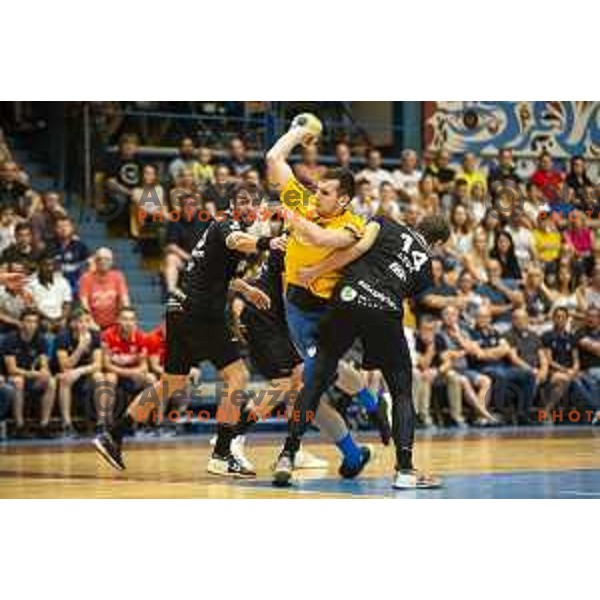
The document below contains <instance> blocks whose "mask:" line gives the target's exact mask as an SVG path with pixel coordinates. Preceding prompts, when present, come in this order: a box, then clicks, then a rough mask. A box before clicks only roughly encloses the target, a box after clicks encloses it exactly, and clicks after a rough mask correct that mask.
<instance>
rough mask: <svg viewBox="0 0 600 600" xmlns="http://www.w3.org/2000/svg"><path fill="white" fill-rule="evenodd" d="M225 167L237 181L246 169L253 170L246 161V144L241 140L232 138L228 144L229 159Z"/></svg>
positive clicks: (250, 162)
mask: <svg viewBox="0 0 600 600" xmlns="http://www.w3.org/2000/svg"><path fill="white" fill-rule="evenodd" d="M226 165H227V167H229V171H230V173H231V176H232V177H233V178H234V179H237V180H239V181H241V179H242V176H243V175H244V173H245V172H246V171H247V170H248V169H253V168H254V164H253V163H252V161H250V160H249V159H248V156H247V153H246V144H245V143H244V141H243V140H242V139H241V138H239V137H234V138H233V139H232V140H231V142H229V158H228V159H227V162H226Z"/></svg>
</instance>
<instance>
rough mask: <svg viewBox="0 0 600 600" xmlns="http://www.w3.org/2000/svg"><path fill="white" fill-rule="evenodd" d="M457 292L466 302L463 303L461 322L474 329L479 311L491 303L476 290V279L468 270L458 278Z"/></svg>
mask: <svg viewBox="0 0 600 600" xmlns="http://www.w3.org/2000/svg"><path fill="white" fill-rule="evenodd" d="M456 291H457V296H458V298H459V299H462V300H464V302H463V303H461V307H462V310H461V313H460V317H461V321H462V322H463V323H465V324H466V325H467V326H469V327H473V326H474V325H475V319H476V318H477V315H478V314H479V309H480V308H481V306H482V305H483V304H485V303H486V302H489V300H488V299H487V298H486V297H484V296H482V295H481V294H480V293H479V292H478V291H477V290H476V287H475V279H474V278H473V276H472V275H471V273H469V271H467V270H464V271H462V272H461V273H460V275H459V276H458V279H457V280H456Z"/></svg>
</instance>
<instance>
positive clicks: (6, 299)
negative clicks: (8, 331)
mask: <svg viewBox="0 0 600 600" xmlns="http://www.w3.org/2000/svg"><path fill="white" fill-rule="evenodd" d="M26 308H27V302H26V301H25V298H24V297H23V295H22V294H11V293H10V292H9V291H8V290H7V289H6V287H5V286H3V285H0V312H1V313H3V314H5V315H7V316H8V317H10V318H12V319H20V318H21V315H22V314H23V311H24V310H25V309H26Z"/></svg>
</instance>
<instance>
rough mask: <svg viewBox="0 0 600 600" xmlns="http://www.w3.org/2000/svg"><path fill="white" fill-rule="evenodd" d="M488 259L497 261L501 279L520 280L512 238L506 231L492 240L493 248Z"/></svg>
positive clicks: (500, 232)
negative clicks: (500, 270)
mask: <svg viewBox="0 0 600 600" xmlns="http://www.w3.org/2000/svg"><path fill="white" fill-rule="evenodd" d="M490 257H491V258H493V259H495V260H497V261H498V262H499V263H500V266H501V267H502V275H501V277H502V279H511V280H515V281H520V280H521V279H522V277H523V276H522V274H521V267H519V261H518V260H517V255H516V253H515V244H514V242H513V238H512V236H511V235H510V233H508V232H507V231H499V232H498V233H497V234H496V238H495V240H494V247H493V248H492V251H491V252H490Z"/></svg>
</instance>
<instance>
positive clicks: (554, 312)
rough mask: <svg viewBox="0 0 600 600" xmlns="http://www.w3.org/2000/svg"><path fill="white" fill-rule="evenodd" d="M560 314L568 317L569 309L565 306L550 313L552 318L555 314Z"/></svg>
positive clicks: (558, 307)
mask: <svg viewBox="0 0 600 600" xmlns="http://www.w3.org/2000/svg"><path fill="white" fill-rule="evenodd" d="M559 312H562V313H565V315H566V316H567V317H568V316H569V309H568V308H567V307H566V306H557V307H556V308H555V309H554V310H553V311H552V316H554V315H556V314H557V313H559Z"/></svg>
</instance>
